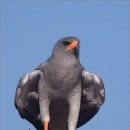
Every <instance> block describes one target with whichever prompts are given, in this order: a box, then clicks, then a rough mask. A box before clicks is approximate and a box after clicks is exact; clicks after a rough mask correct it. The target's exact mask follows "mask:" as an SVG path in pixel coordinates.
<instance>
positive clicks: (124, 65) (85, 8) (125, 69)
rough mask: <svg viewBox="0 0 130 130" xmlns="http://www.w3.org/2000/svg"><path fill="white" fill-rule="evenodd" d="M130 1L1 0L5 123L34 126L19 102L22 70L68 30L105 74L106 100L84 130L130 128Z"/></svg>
mask: <svg viewBox="0 0 130 130" xmlns="http://www.w3.org/2000/svg"><path fill="white" fill-rule="evenodd" d="M129 11H130V2H129V1H126V0H119V1H118V0H116V1H112V0H111V1H107V0H106V1H104V2H103V1H88V0H86V1H85V0H81V1H78V0H77V1H74V0H70V1H69V0H68V1H65V0H62V1H59V0H55V2H53V1H47V0H46V1H45V0H43V1H42V0H37V1H34V0H32V1H31V0H28V1H22V0H21V1H20V0H17V1H16V0H1V3H0V28H1V29H0V46H1V47H0V61H1V62H0V63H1V64H0V72H1V73H0V102H1V103H0V115H1V116H0V127H1V130H9V129H10V130H28V128H29V127H30V128H31V129H32V130H34V127H33V126H32V125H31V124H29V123H28V122H27V121H25V120H22V119H21V118H20V116H19V115H18V112H17V111H16V109H15V107H14V95H15V90H16V86H17V83H18V80H19V78H20V77H21V75H23V74H25V73H27V72H30V71H32V70H33V69H34V68H35V67H36V66H37V65H38V64H40V63H41V62H43V61H45V60H46V59H48V57H49V56H50V55H51V50H52V48H53V46H54V44H55V42H56V41H57V40H58V39H59V38H62V37H65V36H75V37H78V38H79V39H80V41H81V45H80V46H81V48H80V58H81V63H82V65H84V67H85V68H86V69H87V70H88V71H91V72H95V73H97V74H99V75H100V76H101V77H102V79H103V81H104V84H105V88H106V101H105V103H104V105H103V106H102V108H101V110H100V111H99V113H98V114H97V115H96V116H95V117H94V118H93V119H92V120H91V121H90V122H89V123H87V124H86V125H84V126H83V127H81V128H80V129H79V130H113V129H115V130H128V129H129V128H130V125H129V122H130V111H129V109H130V103H129V102H130V99H129V98H130V97H129V90H130V89H129V85H130V82H129V78H128V77H129V76H130V73H129V65H130V64H129V63H130V62H129V38H130V37H129V31H130V30H129V29H130V28H129V27H130V24H129V23H130V13H129Z"/></svg>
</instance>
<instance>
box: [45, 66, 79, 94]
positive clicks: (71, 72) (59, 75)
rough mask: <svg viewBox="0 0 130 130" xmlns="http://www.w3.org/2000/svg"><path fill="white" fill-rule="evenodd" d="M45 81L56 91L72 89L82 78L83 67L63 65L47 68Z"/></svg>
mask: <svg viewBox="0 0 130 130" xmlns="http://www.w3.org/2000/svg"><path fill="white" fill-rule="evenodd" d="M46 70H47V72H46V74H45V75H46V76H45V78H46V79H45V81H47V84H49V85H48V86H49V87H50V89H51V90H52V91H54V92H55V93H58V92H59V93H65V92H69V91H71V90H72V89H73V88H74V87H75V86H76V84H77V82H78V81H79V80H80V77H81V69H80V67H79V66H71V67H68V68H66V67H63V66H60V65H59V66H58V65H56V66H51V67H49V68H48V69H46Z"/></svg>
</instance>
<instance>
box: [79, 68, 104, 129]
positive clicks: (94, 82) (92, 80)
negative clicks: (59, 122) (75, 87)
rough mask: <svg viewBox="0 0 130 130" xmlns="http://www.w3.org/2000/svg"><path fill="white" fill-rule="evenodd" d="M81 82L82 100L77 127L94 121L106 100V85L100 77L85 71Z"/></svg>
mask: <svg viewBox="0 0 130 130" xmlns="http://www.w3.org/2000/svg"><path fill="white" fill-rule="evenodd" d="M81 82H82V98H81V108H80V113H79V119H78V124H77V127H80V126H82V125H84V124H85V123H87V122H88V121H89V120H90V119H92V118H93V117H94V116H95V115H96V113H97V112H98V111H99V109H100V106H101V105H102V104H103V102H104V100H105V89H104V84H103V81H102V79H101V78H100V77H99V76H98V75H96V74H94V73H90V72H87V71H85V70H83V72H82V80H81Z"/></svg>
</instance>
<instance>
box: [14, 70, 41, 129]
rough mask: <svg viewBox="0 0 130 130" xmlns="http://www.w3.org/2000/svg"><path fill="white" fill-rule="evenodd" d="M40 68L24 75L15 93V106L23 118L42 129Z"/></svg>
mask: <svg viewBox="0 0 130 130" xmlns="http://www.w3.org/2000/svg"><path fill="white" fill-rule="evenodd" d="M39 79H40V70H34V71H32V72H30V73H27V74H25V75H23V76H22V77H21V79H20V81H19V83H18V86H17V89H16V94H15V107H16V109H17V110H18V112H19V114H20V116H21V117H22V118H23V119H26V120H28V121H29V122H30V123H32V124H33V125H34V126H35V127H36V129H38V130H42V125H41V121H40V117H39V116H40V115H39V102H38V83H39Z"/></svg>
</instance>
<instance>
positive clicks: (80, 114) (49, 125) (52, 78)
mask: <svg viewBox="0 0 130 130" xmlns="http://www.w3.org/2000/svg"><path fill="white" fill-rule="evenodd" d="M104 101H105V88H104V83H103V80H102V79H101V77H100V76H99V75H97V74H95V73H92V72H89V71H88V70H86V69H85V68H84V67H83V65H81V63H80V40H79V39H78V38H77V37H73V36H69V37H63V38H61V39H59V40H58V41H57V42H56V43H55V45H54V47H53V49H52V54H51V56H50V57H49V58H48V59H47V60H46V61H44V62H42V63H41V64H40V65H38V66H37V67H36V68H35V69H34V70H32V71H31V72H28V73H26V74H24V75H23V76H22V77H21V78H20V80H19V82H18V85H17V88H16V92H15V98H14V104H15V107H16V109H17V110H18V113H19V115H20V116H21V118H23V119H26V120H27V121H28V122H30V123H31V124H32V125H33V126H34V127H35V128H36V129H37V130H76V128H79V127H81V126H83V125H84V124H86V123H87V122H88V121H89V120H91V119H92V118H93V117H94V116H95V115H96V114H97V112H98V111H99V109H100V108H101V106H102V104H103V103H104Z"/></svg>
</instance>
